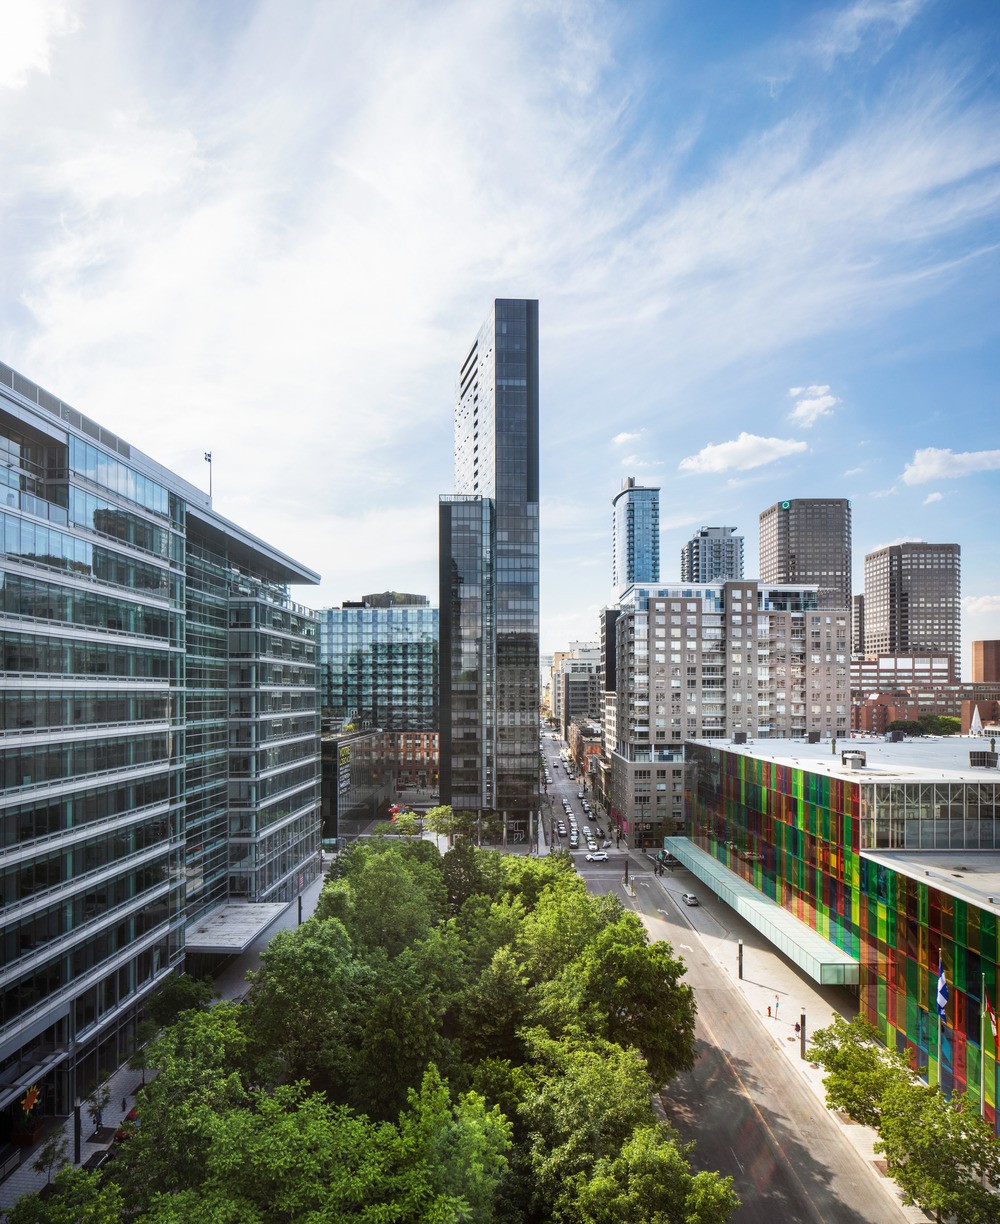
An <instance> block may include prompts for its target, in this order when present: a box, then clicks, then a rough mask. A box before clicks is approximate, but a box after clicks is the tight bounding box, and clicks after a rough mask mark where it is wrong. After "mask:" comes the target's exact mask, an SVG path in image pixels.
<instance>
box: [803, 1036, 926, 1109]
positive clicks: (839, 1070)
mask: <svg viewBox="0 0 1000 1224" xmlns="http://www.w3.org/2000/svg"><path fill="white" fill-rule="evenodd" d="M808 1053H809V1057H810V1058H811V1059H812V1060H813V1062H818V1063H819V1064H820V1066H821V1067H822V1068H823V1069H824V1071H825V1072H826V1075H825V1076H824V1077H823V1086H824V1088H825V1089H826V1102H827V1104H828V1105H829V1106H830V1107H831V1109H841V1110H843V1111H844V1113H846V1114H847V1115H848V1117H850V1118H853V1119H854V1121H855V1122H860V1123H861V1124H862V1126H871V1127H874V1128H875V1129H876V1130H878V1128H879V1125H880V1123H881V1121H882V1098H883V1097H884V1095H885V1093H886V1091H887V1089H888V1088H890V1087H891V1086H892V1085H894V1084H896V1083H899V1082H900V1081H903V1082H909V1081H910V1079H911V1075H910V1064H909V1061H908V1060H907V1059H906V1058H905V1057H904V1056H903V1055H902V1054H899V1053H898V1052H897V1051H895V1050H889V1049H886V1047H885V1046H884V1045H882V1043H881V1042H880V1041H879V1039H878V1034H877V1033H876V1031H875V1029H874V1028H872V1026H871V1025H870V1024H869V1023H868V1021H867V1020H866V1019H865V1018H864V1017H863V1016H855V1017H854V1019H853V1020H851V1021H847V1020H845V1019H844V1018H843V1016H834V1018H833V1022H832V1023H831V1024H830V1025H828V1026H827V1027H826V1028H824V1029H818V1030H817V1031H816V1032H815V1033H814V1034H813V1040H812V1046H811V1047H810V1049H809V1051H808Z"/></svg>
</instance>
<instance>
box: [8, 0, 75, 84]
mask: <svg viewBox="0 0 1000 1224" xmlns="http://www.w3.org/2000/svg"><path fill="white" fill-rule="evenodd" d="M74 8H75V5H73V4H68V3H65V2H64V0H27V3H26V2H25V0H0V48H2V51H0V88H7V89H22V88H23V87H24V86H25V85H26V84H27V81H28V77H29V76H30V75H31V73H33V72H40V73H42V74H44V75H46V76H47V75H48V73H49V68H50V58H51V56H50V53H51V49H52V43H53V41H54V40H55V39H56V38H59V37H62V36H64V35H67V34H72V33H74V32H75V31H76V30H78V29H79V28H80V20H79V18H78V17H77V15H76V13H75V12H74V11H73V10H74Z"/></svg>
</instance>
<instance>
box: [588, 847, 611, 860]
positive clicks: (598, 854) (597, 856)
mask: <svg viewBox="0 0 1000 1224" xmlns="http://www.w3.org/2000/svg"><path fill="white" fill-rule="evenodd" d="M607 861H608V854H607V851H606V850H591V852H590V853H589V854H588V855H587V862H588V863H606V862H607Z"/></svg>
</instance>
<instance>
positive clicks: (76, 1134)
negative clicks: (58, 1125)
mask: <svg viewBox="0 0 1000 1224" xmlns="http://www.w3.org/2000/svg"><path fill="white" fill-rule="evenodd" d="M73 1163H74V1164H76V1165H78V1164H79V1163H80V1098H79V1097H78V1096H77V1097H74V1098H73Z"/></svg>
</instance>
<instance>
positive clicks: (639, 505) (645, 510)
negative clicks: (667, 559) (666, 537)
mask: <svg viewBox="0 0 1000 1224" xmlns="http://www.w3.org/2000/svg"><path fill="white" fill-rule="evenodd" d="M611 506H612V514H611V569H612V574H611V585H612V586H613V588H614V590H615V593H616V594H617V595H620V594H621V593H622V591H624V590H625V588H626V587H629V586H631V585H632V584H633V583H642V582H659V581H660V490H659V488H655V487H652V486H643V485H637V484H636V483H635V477H634V476H627V477H626V478H625V481H624V482H623V484H622V488H621V492H620V493H618V494H616V496H615V497H614V499H613V500H612V502H611Z"/></svg>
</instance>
